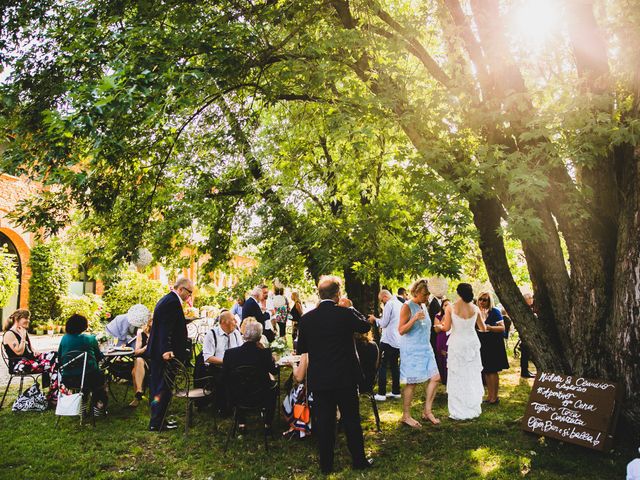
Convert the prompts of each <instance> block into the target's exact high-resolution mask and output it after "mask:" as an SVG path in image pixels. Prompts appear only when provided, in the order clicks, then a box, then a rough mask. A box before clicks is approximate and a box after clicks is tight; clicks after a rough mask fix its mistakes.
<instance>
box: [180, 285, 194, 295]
mask: <svg viewBox="0 0 640 480" xmlns="http://www.w3.org/2000/svg"><path fill="white" fill-rule="evenodd" d="M182 289H183V290H186V291H187V292H189V295H193V292H192V291H191V290H189V289H188V288H187V287H182Z"/></svg>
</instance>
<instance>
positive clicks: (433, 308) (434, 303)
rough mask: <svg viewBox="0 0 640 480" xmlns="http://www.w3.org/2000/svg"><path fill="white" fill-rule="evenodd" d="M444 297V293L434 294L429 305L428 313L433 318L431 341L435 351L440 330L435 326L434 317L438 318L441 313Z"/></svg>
mask: <svg viewBox="0 0 640 480" xmlns="http://www.w3.org/2000/svg"><path fill="white" fill-rule="evenodd" d="M442 298H443V296H442V295H434V296H433V298H432V299H431V302H430V303H429V306H428V307H427V313H428V314H429V318H430V319H431V334H430V335H429V342H430V343H431V347H432V348H433V351H434V352H435V351H436V338H437V337H438V332H436V329H435V328H433V319H434V318H436V315H437V314H438V313H440V309H441V308H442Z"/></svg>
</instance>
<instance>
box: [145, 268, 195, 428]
mask: <svg viewBox="0 0 640 480" xmlns="http://www.w3.org/2000/svg"><path fill="white" fill-rule="evenodd" d="M193 288H194V285H193V282H192V281H191V280H189V279H188V278H179V279H178V280H176V283H175V285H174V286H173V291H171V292H169V293H167V294H166V295H165V296H164V297H162V298H161V299H160V301H158V303H157V304H156V308H155V309H154V311H153V324H152V326H151V332H149V342H148V344H147V358H149V400H150V404H151V419H150V420H149V430H151V431H155V432H159V431H162V430H170V429H174V428H176V427H177V426H176V425H175V423H171V422H165V421H164V420H165V415H166V411H167V407H168V406H169V401H170V400H171V395H172V392H171V385H169V384H168V382H167V379H166V378H165V370H166V369H167V365H168V362H170V361H171V360H173V359H174V358H177V359H178V360H180V361H182V362H184V361H185V360H186V356H187V346H188V338H187V322H186V319H185V317H184V312H183V310H182V303H183V302H184V301H186V300H187V299H188V298H189V297H190V296H191V295H192V294H193Z"/></svg>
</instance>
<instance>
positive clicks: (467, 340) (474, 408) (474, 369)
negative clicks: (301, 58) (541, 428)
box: [439, 283, 486, 420]
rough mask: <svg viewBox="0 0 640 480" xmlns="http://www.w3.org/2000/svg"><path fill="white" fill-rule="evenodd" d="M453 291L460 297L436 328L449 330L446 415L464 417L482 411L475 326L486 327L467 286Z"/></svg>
mask: <svg viewBox="0 0 640 480" xmlns="http://www.w3.org/2000/svg"><path fill="white" fill-rule="evenodd" d="M456 292H457V293H458V295H459V296H460V298H459V299H458V300H456V302H455V303H454V304H453V305H449V306H447V309H446V310H445V314H444V319H443V320H442V323H441V325H440V327H439V330H442V331H444V332H447V331H449V330H451V335H450V336H449V351H448V355H447V368H448V373H449V377H448V380H447V394H448V396H449V417H450V418H453V419H454V420H468V419H471V418H476V417H478V416H480V413H482V408H481V405H482V396H483V395H484V388H483V387H482V359H481V357H480V340H478V335H477V334H476V330H475V327H476V326H477V327H478V330H480V331H486V326H485V324H484V321H483V320H482V318H481V316H480V315H479V310H478V307H476V306H475V305H474V304H473V303H472V302H473V289H472V287H471V285H469V284H468V283H461V284H460V285H458V288H457V289H456Z"/></svg>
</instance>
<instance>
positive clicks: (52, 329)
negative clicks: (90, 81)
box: [47, 322, 55, 337]
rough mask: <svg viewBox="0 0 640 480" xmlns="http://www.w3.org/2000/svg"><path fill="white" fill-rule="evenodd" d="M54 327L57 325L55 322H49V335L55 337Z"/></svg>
mask: <svg viewBox="0 0 640 480" xmlns="http://www.w3.org/2000/svg"><path fill="white" fill-rule="evenodd" d="M54 328H55V326H54V325H53V322H48V323H47V335H49V336H50V337H53V333H54V331H55V330H54Z"/></svg>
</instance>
